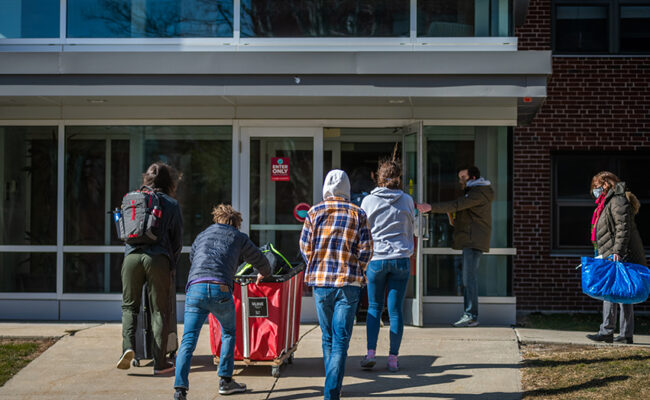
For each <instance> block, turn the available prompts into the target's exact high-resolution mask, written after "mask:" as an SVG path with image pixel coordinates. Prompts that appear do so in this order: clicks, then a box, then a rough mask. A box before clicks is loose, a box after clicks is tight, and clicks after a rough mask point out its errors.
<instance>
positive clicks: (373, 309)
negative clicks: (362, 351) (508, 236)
mask: <svg viewBox="0 0 650 400" xmlns="http://www.w3.org/2000/svg"><path fill="white" fill-rule="evenodd" d="M410 266H411V263H410V260H409V259H408V258H396V259H393V260H377V261H371V262H370V264H368V268H367V269H366V277H367V278H368V317H367V318H366V337H367V339H368V350H377V337H378V336H379V323H380V320H381V312H382V311H383V309H384V294H385V293H386V289H388V315H389V317H390V351H389V354H393V355H398V354H399V346H400V344H401V343H402V333H403V332H404V317H403V311H402V309H403V305H404V293H406V285H407V284H408V281H409V274H410Z"/></svg>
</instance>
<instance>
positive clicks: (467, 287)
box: [463, 248, 483, 319]
mask: <svg viewBox="0 0 650 400" xmlns="http://www.w3.org/2000/svg"><path fill="white" fill-rule="evenodd" d="M482 254H483V252H482V251H481V250H476V249H470V248H465V249H463V286H464V288H463V302H464V305H465V315H468V316H470V317H471V318H472V319H478V282H477V280H476V275H477V274H478V265H479V261H481V255H482Z"/></svg>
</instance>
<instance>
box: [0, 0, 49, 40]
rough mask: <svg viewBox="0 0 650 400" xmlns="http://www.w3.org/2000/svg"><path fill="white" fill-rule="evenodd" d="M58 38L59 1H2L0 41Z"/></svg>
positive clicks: (0, 6)
mask: <svg viewBox="0 0 650 400" xmlns="http://www.w3.org/2000/svg"><path fill="white" fill-rule="evenodd" d="M58 37H59V0H3V1H0V39H12V38H58Z"/></svg>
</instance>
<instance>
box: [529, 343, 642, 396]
mask: <svg viewBox="0 0 650 400" xmlns="http://www.w3.org/2000/svg"><path fill="white" fill-rule="evenodd" d="M521 353H522V358H523V364H522V369H521V375H522V379H521V381H522V389H523V392H524V393H523V396H522V397H523V399H524V400H533V399H558V400H559V399H563V400H564V399H590V400H591V399H594V400H596V399H650V385H648V382H649V381H650V349H649V348H641V347H634V346H602V347H600V346H599V347H596V346H576V345H538V344H535V345H532V344H531V345H522V347H521Z"/></svg>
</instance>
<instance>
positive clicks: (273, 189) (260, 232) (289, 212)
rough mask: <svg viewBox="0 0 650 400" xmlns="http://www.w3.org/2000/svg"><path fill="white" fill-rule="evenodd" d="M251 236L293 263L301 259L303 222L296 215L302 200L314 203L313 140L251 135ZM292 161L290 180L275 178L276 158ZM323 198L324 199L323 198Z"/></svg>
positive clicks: (254, 240) (255, 241) (257, 242)
mask: <svg viewBox="0 0 650 400" xmlns="http://www.w3.org/2000/svg"><path fill="white" fill-rule="evenodd" d="M250 149H251V157H250V173H251V179H250V211H249V212H250V214H249V215H250V223H251V227H250V233H251V234H250V237H251V240H252V241H253V242H254V243H256V244H258V245H263V244H265V243H267V242H271V243H273V245H274V246H275V247H276V248H278V250H280V251H281V252H282V253H283V254H284V255H285V256H286V257H287V259H288V260H289V261H290V262H293V261H301V260H302V258H301V256H300V250H299V248H298V241H299V239H300V232H301V230H302V223H301V222H300V221H298V220H296V218H295V217H294V214H293V209H294V207H295V206H296V205H297V204H299V203H307V204H313V139H312V138H280V137H270V138H251V142H250ZM276 157H282V158H283V162H285V163H286V162H287V161H288V162H289V171H288V175H289V176H288V179H287V180H274V179H275V178H273V177H272V171H271V163H272V159H273V158H276ZM319 200H320V199H319Z"/></svg>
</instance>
